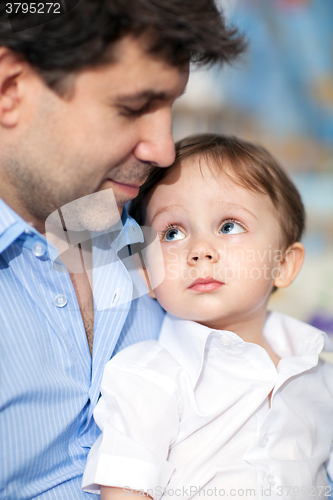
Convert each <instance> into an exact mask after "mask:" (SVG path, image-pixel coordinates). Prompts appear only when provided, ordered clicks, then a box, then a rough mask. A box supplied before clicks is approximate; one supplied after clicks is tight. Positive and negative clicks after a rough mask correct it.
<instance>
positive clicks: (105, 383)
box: [82, 342, 179, 498]
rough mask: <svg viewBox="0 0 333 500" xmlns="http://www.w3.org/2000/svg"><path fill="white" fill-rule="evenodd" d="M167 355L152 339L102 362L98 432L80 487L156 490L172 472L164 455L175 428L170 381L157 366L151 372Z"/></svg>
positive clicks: (174, 398) (175, 411) (96, 413)
mask: <svg viewBox="0 0 333 500" xmlns="http://www.w3.org/2000/svg"><path fill="white" fill-rule="evenodd" d="M169 356H170V355H169V354H168V353H167V352H166V351H164V350H163V348H161V347H160V346H159V345H158V344H157V343H156V342H141V343H140V344H135V345H133V346H131V347H129V348H127V349H125V350H124V351H121V352H120V353H119V354H118V355H117V356H115V357H114V358H113V359H112V360H111V361H110V362H109V363H107V365H106V367H105V371H104V375H103V380H102V385H101V393H102V397H101V398H100V400H99V402H98V404H97V406H96V408H95V411H94V418H95V420H96V423H97V425H98V426H99V427H100V429H101V430H102V434H101V436H100V437H99V439H98V440H97V441H96V443H95V444H94V446H93V447H92V449H91V451H90V453H89V456H88V461H87V466H86V469H85V472H84V476H83V483H82V487H83V488H84V489H85V491H88V492H93V493H96V491H98V490H99V485H104V486H115V487H120V488H130V489H133V490H145V491H147V490H153V491H161V494H162V489H163V488H165V487H166V485H167V484H168V482H169V479H170V477H171V474H172V473H173V471H174V467H173V465H172V464H171V463H170V462H168V460H167V459H168V454H169V448H170V446H171V444H172V443H173V442H174V441H175V440H176V437H177V433H178V428H179V400H178V402H177V399H178V398H177V396H175V394H174V393H175V384H174V382H173V381H172V380H171V379H168V377H167V376H165V374H164V373H163V369H162V371H161V372H160V373H158V372H156V366H162V365H163V364H164V365H165V363H166V362H167V361H168V360H167V358H168V357H169ZM147 357H148V359H150V360H152V363H151V362H150V363H148V365H150V367H147V363H146V360H147ZM143 358H145V359H144V360H143ZM136 360H139V361H138V362H137V363H135V361H136ZM150 494H151V493H150ZM159 496H161V495H157V496H155V498H158V497H159Z"/></svg>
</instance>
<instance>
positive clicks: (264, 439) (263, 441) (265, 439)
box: [259, 436, 269, 448]
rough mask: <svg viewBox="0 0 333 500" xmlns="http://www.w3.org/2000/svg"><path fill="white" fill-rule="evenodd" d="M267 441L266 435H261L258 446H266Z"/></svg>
mask: <svg viewBox="0 0 333 500" xmlns="http://www.w3.org/2000/svg"><path fill="white" fill-rule="evenodd" d="M268 441H269V438H268V436H263V437H262V438H261V441H260V443H259V446H261V447H262V448H265V446H267V444H268Z"/></svg>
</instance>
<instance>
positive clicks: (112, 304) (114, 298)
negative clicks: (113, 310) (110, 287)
mask: <svg viewBox="0 0 333 500" xmlns="http://www.w3.org/2000/svg"><path fill="white" fill-rule="evenodd" d="M118 292H119V289H117V290H116V291H115V293H114V295H113V297H112V300H111V307H112V306H114V305H115V302H116V299H117V297H118Z"/></svg>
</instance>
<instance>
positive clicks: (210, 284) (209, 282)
mask: <svg viewBox="0 0 333 500" xmlns="http://www.w3.org/2000/svg"><path fill="white" fill-rule="evenodd" d="M222 285H224V283H222V282H221V281H217V280H214V279H213V278H198V279H196V280H195V281H193V283H192V285H190V286H189V287H188V289H189V290H194V291H196V292H211V291H213V290H217V289H218V288H220V287H221V286H222Z"/></svg>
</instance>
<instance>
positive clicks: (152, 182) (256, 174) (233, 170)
mask: <svg viewBox="0 0 333 500" xmlns="http://www.w3.org/2000/svg"><path fill="white" fill-rule="evenodd" d="M188 158H199V161H200V158H203V159H205V160H206V161H207V164H208V166H209V167H210V168H211V169H212V170H213V171H214V172H217V173H219V172H222V173H224V174H226V175H229V176H231V178H232V179H233V181H234V182H236V183H237V184H239V185H240V186H243V187H245V188H247V189H250V190H251V191H254V192H257V193H262V194H265V195H268V196H269V198H270V199H271V201H272V203H273V206H274V208H275V210H276V215H277V219H278V220H279V222H280V227H281V231H282V237H283V241H282V242H281V245H282V248H283V249H287V248H288V247H289V246H290V245H292V244H293V243H295V242H296V241H300V240H301V237H302V234H303V232H304V228H305V211H304V207H303V203H302V199H301V196H300V194H299V192H298V191H297V188H296V186H295V185H294V183H293V182H292V180H291V179H290V177H289V176H288V174H287V173H286V172H285V171H284V170H283V168H282V167H281V166H280V165H279V164H278V163H277V161H276V160H275V159H274V158H273V156H272V155H271V154H270V153H269V152H268V151H266V149H264V148H263V147H261V146H258V145H256V144H252V143H250V142H247V141H243V140H241V139H238V138H237V137H229V136H225V135H218V134H197V135H193V136H190V137H187V138H185V139H183V140H181V141H178V142H177V143H176V160H175V162H174V163H173V165H172V166H171V167H169V168H159V167H153V168H152V170H151V172H150V174H149V177H148V179H147V180H146V182H145V183H144V184H143V185H142V186H141V188H140V192H139V195H138V196H137V197H136V198H135V199H134V200H133V201H132V203H131V206H130V210H129V213H130V215H131V216H132V217H133V218H134V219H135V220H136V221H137V222H138V223H139V224H140V225H142V226H143V225H144V224H145V209H146V204H145V200H146V198H147V196H148V195H149V192H150V191H151V190H152V189H153V188H154V187H155V186H156V185H157V184H159V183H160V182H162V181H163V179H164V177H166V175H168V172H170V169H172V168H173V167H174V166H176V165H178V164H179V163H181V162H182V161H184V160H185V159H188Z"/></svg>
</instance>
